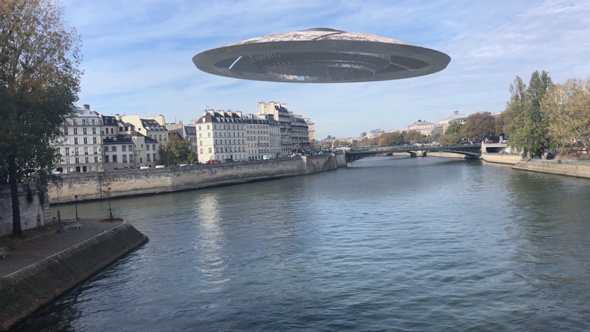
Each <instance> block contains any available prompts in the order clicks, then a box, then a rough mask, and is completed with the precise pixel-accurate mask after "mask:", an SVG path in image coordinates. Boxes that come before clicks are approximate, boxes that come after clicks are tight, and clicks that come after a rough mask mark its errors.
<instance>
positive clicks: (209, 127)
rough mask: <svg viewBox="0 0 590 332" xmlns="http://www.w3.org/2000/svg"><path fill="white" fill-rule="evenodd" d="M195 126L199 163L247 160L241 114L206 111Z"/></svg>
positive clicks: (243, 124)
mask: <svg viewBox="0 0 590 332" xmlns="http://www.w3.org/2000/svg"><path fill="white" fill-rule="evenodd" d="M195 126H196V128H197V142H198V149H199V153H198V155H199V161H200V162H203V163H207V162H231V161H240V160H248V153H247V151H246V146H247V145H246V133H245V123H244V121H243V119H242V113H241V112H231V111H227V112H225V111H214V110H206V111H204V112H203V116H201V117H200V118H199V119H198V120H197V122H196V124H195Z"/></svg>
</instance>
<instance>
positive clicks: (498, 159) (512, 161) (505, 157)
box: [481, 153, 522, 165]
mask: <svg viewBox="0 0 590 332" xmlns="http://www.w3.org/2000/svg"><path fill="white" fill-rule="evenodd" d="M481 159H482V160H484V161H486V162H488V163H495V164H506V165H516V164H517V163H518V162H519V161H521V160H522V157H521V156H520V155H518V154H507V153H506V154H504V153H482V154H481Z"/></svg>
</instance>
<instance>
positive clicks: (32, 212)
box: [0, 183, 52, 236]
mask: <svg viewBox="0 0 590 332" xmlns="http://www.w3.org/2000/svg"><path fill="white" fill-rule="evenodd" d="M29 188H30V189H29V191H30V193H29V195H30V198H32V201H31V203H29V202H28V200H27V190H26V188H25V186H24V185H22V184H19V185H18V201H19V207H20V218H21V228H22V230H23V231H24V230H27V229H31V228H35V227H40V226H43V225H45V224H47V223H50V222H51V221H52V219H51V210H50V208H49V202H48V200H49V199H48V197H47V195H46V194H45V202H43V203H44V204H41V202H40V201H39V194H38V191H39V189H37V188H35V184H32V183H31V184H29ZM11 233H12V195H11V192H10V186H0V236H2V235H6V234H11Z"/></svg>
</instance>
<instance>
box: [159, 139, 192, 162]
mask: <svg viewBox="0 0 590 332" xmlns="http://www.w3.org/2000/svg"><path fill="white" fill-rule="evenodd" d="M159 153H160V163H162V164H164V165H167V166H168V165H175V164H179V163H183V162H188V159H189V156H190V154H191V143H190V142H189V141H188V140H185V139H182V138H181V137H180V136H178V135H176V134H172V135H170V136H169V137H168V141H167V142H166V144H164V145H161V146H160V149H159Z"/></svg>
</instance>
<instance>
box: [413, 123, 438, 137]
mask: <svg viewBox="0 0 590 332" xmlns="http://www.w3.org/2000/svg"><path fill="white" fill-rule="evenodd" d="M434 128H435V124H434V123H432V122H428V121H424V120H418V121H416V122H414V123H412V124H411V125H409V126H407V127H406V131H412V130H415V131H417V132H419V133H420V134H422V135H424V136H431V135H432V131H433V130H434Z"/></svg>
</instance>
